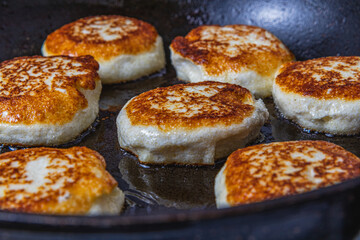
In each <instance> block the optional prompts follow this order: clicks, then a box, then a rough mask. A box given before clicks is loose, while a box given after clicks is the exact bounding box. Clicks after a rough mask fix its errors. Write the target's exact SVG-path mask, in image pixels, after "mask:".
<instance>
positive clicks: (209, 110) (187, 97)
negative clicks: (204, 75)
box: [126, 81, 254, 130]
mask: <svg viewBox="0 0 360 240" xmlns="http://www.w3.org/2000/svg"><path fill="white" fill-rule="evenodd" d="M194 89H195V90H194ZM197 90H200V91H203V93H204V94H205V95H202V94H199V93H198V92H197ZM253 104H254V100H253V97H252V95H251V93H250V92H249V91H248V90H247V89H245V88H242V87H240V86H237V85H234V84H228V83H219V82H211V81H207V82H200V83H189V84H179V85H174V86H170V87H165V88H156V89H153V90H150V91H148V92H145V93H142V94H140V95H139V96H137V97H135V98H133V99H132V100H131V101H130V102H129V103H128V105H127V106H126V111H127V115H128V117H129V119H130V121H131V123H132V124H133V125H144V126H156V127H158V128H159V129H162V130H169V129H175V128H189V129H191V128H197V127H206V126H214V125H216V124H224V125H230V124H235V123H241V122H242V121H243V120H244V119H245V118H246V117H248V116H250V115H251V114H252V113H253V111H254V106H253Z"/></svg>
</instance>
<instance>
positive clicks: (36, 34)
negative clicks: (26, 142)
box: [0, 0, 360, 239]
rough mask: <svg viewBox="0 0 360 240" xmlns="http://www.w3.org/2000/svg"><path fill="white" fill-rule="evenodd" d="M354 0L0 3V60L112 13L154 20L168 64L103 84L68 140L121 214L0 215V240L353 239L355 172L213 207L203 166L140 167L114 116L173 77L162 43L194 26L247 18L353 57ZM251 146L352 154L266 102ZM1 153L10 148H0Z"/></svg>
mask: <svg viewBox="0 0 360 240" xmlns="http://www.w3.org/2000/svg"><path fill="white" fill-rule="evenodd" d="M359 12H360V2H359V1H357V0H346V1H343V0H329V1H320V0H319V1H311V0H304V1H298V0H278V1H276V0H237V1H234V0H214V1H191V0H189V1H174V0H153V1H146V0H143V1H142V0H131V1H130V0H129V1H127V0H107V1H100V0H98V1H97V0H89V1H85V0H61V1H60V0H55V1H45V0H40V1H25V0H24V1H20V0H11V1H10V0H9V1H5V0H2V1H0V60H1V61H3V60H6V59H11V58H13V57H17V56H24V55H39V54H40V47H41V45H42V42H43V41H44V39H45V38H46V36H47V34H49V33H50V32H52V31H54V30H55V29H57V28H59V27H60V26H62V25H64V24H66V23H69V22H71V21H74V20H76V19H78V18H81V17H85V16H90V15H99V14H119V15H125V16H130V17H136V18H139V19H142V20H144V21H147V22H149V23H151V24H153V25H154V26H155V27H156V28H157V30H158V32H159V34H160V35H161V36H162V37H163V39H164V44H165V49H166V54H167V63H168V64H167V67H166V69H165V70H163V71H162V72H160V73H157V74H153V75H151V76H148V77H144V78H142V79H140V80H137V81H135V82H130V83H125V84H117V85H112V86H105V87H104V89H103V92H102V95H101V101H100V114H99V117H98V119H97V121H96V122H95V123H94V124H93V126H92V127H91V128H90V129H89V130H87V131H86V132H85V133H84V134H82V136H80V137H79V138H78V139H76V140H75V141H74V142H71V143H69V144H66V145H63V146H60V147H69V146H73V145H82V146H88V147H90V148H92V149H94V150H96V151H98V152H100V153H101V154H102V155H103V156H104V157H105V159H106V162H107V169H108V171H109V172H110V173H111V174H112V175H113V176H114V177H115V178H116V180H117V181H118V183H119V186H120V188H122V189H123V190H124V192H125V194H126V198H127V200H126V208H125V210H124V212H123V214H122V215H120V216H97V217H84V216H52V215H37V214H22V213H11V212H5V211H3V212H0V239H63V238H67V239H104V238H106V239H354V238H356V236H357V234H358V232H359V230H360V220H359V219H360V218H359V217H360V204H359V203H358V202H359V200H360V179H353V180H349V181H346V182H343V183H341V184H337V185H334V186H331V187H327V188H323V189H320V190H316V191H312V192H308V193H304V194H299V195H295V196H289V197H284V198H280V199H275V200H271V201H265V202H260V203H254V204H248V205H243V206H239V207H234V208H229V209H221V210H217V209H216V207H215V204H214V192H213V184H214V177H215V175H216V173H217V172H218V171H219V169H220V168H221V166H222V164H223V163H224V161H225V160H224V159H222V160H220V161H219V162H218V163H217V164H216V165H215V166H211V167H177V166H166V167H161V166H153V167H146V166H141V165H140V164H139V163H138V162H137V160H136V158H135V157H134V156H133V155H131V154H130V153H128V152H126V151H124V150H122V149H121V148H120V147H119V145H118V143H117V136H116V126H115V118H116V116H117V114H118V112H119V111H120V109H121V107H122V106H123V105H124V104H125V103H126V101H127V100H129V99H130V98H131V97H133V96H135V95H138V94H140V93H142V92H144V91H147V90H150V89H153V88H155V87H159V86H168V85H173V84H177V83H179V82H180V81H178V80H177V79H176V74H175V71H174V69H173V68H172V66H171V64H170V61H169V51H168V46H169V44H170V42H171V40H172V39H173V38H174V37H175V36H178V35H182V36H184V35H186V34H187V33H188V32H189V31H190V30H191V29H192V28H194V27H196V26H199V25H202V24H220V25H225V24H234V23H238V24H249V25H256V26H260V27H263V28H265V29H267V30H269V31H271V32H272V33H274V34H275V35H276V36H277V37H278V38H280V39H281V40H282V41H283V42H284V43H285V44H286V45H287V46H288V47H289V48H290V50H291V51H292V52H293V53H294V54H295V56H296V58H297V59H298V60H305V59H311V58H316V57H322V56H334V55H360V32H359V28H360V15H359ZM265 102H266V105H267V107H268V109H269V112H270V120H269V121H268V122H267V123H266V124H265V126H264V127H263V128H262V129H261V136H260V137H259V139H257V141H256V142H254V143H253V144H256V143H265V142H273V141H287V140H295V139H321V140H326V141H330V142H334V143H336V144H339V145H341V146H343V147H344V148H346V149H347V150H349V151H351V152H353V153H354V154H356V155H358V156H360V147H359V140H360V139H359V136H352V137H334V136H331V135H324V134H317V133H313V132H308V133H307V132H304V131H303V130H302V129H300V128H298V127H297V126H296V125H294V124H293V123H291V122H289V121H287V120H285V119H282V118H281V117H280V116H279V114H278V113H277V112H276V110H275V108H274V104H273V102H272V99H266V100H265ZM0 149H1V151H2V152H6V151H10V150H14V149H16V147H9V146H1V148H0Z"/></svg>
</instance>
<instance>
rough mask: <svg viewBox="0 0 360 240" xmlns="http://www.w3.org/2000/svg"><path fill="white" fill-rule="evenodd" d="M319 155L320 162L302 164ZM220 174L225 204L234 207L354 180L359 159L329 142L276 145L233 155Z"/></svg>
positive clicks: (250, 149)
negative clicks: (223, 180) (322, 157)
mask: <svg viewBox="0 0 360 240" xmlns="http://www.w3.org/2000/svg"><path fill="white" fill-rule="evenodd" d="M318 151H320V152H321V153H320V154H319V153H317V152H318ZM321 154H323V155H324V159H323V160H321V161H306V160H305V158H306V157H309V158H314V157H316V156H318V157H319V156H320V157H321V156H322V155H321ZM304 157H305V158H304ZM224 174H225V177H226V180H225V183H226V188H227V191H228V195H227V201H228V202H229V203H230V205H238V204H246V203H252V202H258V201H263V200H267V199H274V198H278V197H282V196H286V195H292V194H296V193H301V192H305V191H310V190H313V189H316V188H320V187H326V186H329V185H331V184H335V183H339V182H341V181H344V180H347V179H350V178H354V177H357V176H359V175H360V159H359V158H358V157H356V156H355V155H354V154H352V153H350V152H348V151H346V150H344V149H343V148H342V147H340V146H337V145H335V144H332V143H329V142H324V141H293V142H279V143H271V144H262V145H255V146H251V147H247V148H243V149H239V150H237V151H235V152H234V153H232V154H231V155H230V156H229V158H228V160H227V162H226V168H225V171H224ZM306 175H308V176H306ZM309 176H310V177H309ZM309 179H312V181H310V180H309Z"/></svg>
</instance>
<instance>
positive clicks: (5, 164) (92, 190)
mask: <svg viewBox="0 0 360 240" xmlns="http://www.w3.org/2000/svg"><path fill="white" fill-rule="evenodd" d="M0 171H1V176H0V208H1V209H2V210H10V211H19V212H31V213H56V214H85V213H87V212H88V210H89V209H90V207H91V205H92V204H93V202H94V201H95V200H96V199H97V198H98V197H99V196H101V195H103V194H109V193H111V191H112V190H113V188H114V187H116V186H117V183H116V181H115V179H114V178H113V177H112V176H111V175H110V174H109V173H108V172H107V171H106V170H105V160H104V159H103V157H102V156H101V155H100V154H99V153H97V152H95V151H93V150H91V149H88V148H86V147H73V148H69V149H56V148H30V149H24V150H18V151H13V152H8V153H4V154H1V155H0Z"/></svg>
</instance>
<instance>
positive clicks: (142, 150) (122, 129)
mask: <svg viewBox="0 0 360 240" xmlns="http://www.w3.org/2000/svg"><path fill="white" fill-rule="evenodd" d="M267 118H268V112H267V109H266V108H265V106H264V103H263V102H262V101H261V100H255V99H254V98H253V96H252V95H251V93H250V92H249V91H248V90H247V89H245V88H242V87H240V86H237V85H233V84H227V83H219V82H210V81H209V82H200V83H190V84H179V85H174V86H171V87H166V88H157V89H154V90H151V91H148V92H145V93H143V94H140V95H139V96H137V97H134V98H133V99H131V100H130V101H129V102H128V103H127V104H126V105H125V106H124V108H123V109H122V110H121V111H120V114H119V116H118V117H117V127H118V137H119V143H120V146H121V147H122V148H125V149H127V150H129V151H131V152H133V153H134V154H136V155H137V156H138V158H139V160H140V161H141V162H142V163H153V164H172V163H176V164H199V165H205V164H213V163H214V161H215V159H217V158H222V157H225V156H227V155H228V154H230V153H231V152H232V151H234V150H235V149H237V148H239V147H243V146H244V145H245V144H246V143H248V142H250V141H252V140H254V139H255V138H256V137H257V136H258V134H259V132H260V128H261V126H262V125H263V124H264V122H265V121H266V119H267Z"/></svg>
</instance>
